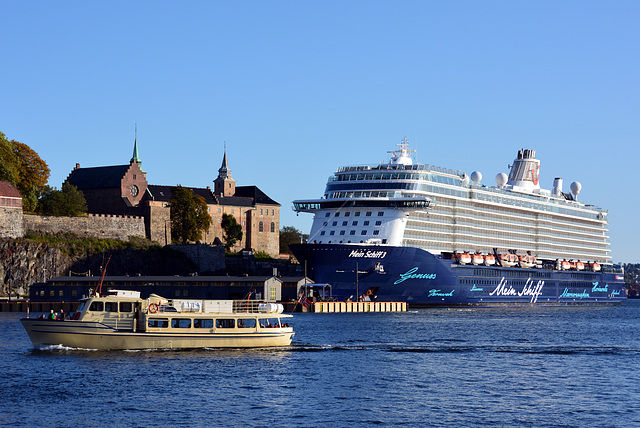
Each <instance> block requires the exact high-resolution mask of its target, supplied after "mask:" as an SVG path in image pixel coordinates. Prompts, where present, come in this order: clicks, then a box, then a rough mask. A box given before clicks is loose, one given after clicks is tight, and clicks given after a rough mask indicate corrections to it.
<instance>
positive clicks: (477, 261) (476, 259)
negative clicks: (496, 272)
mask: <svg viewBox="0 0 640 428" xmlns="http://www.w3.org/2000/svg"><path fill="white" fill-rule="evenodd" d="M471 262H472V263H473V264H474V265H476V266H477V265H481V264H483V263H484V257H482V254H480V253H475V254H474V255H473V256H471Z"/></svg>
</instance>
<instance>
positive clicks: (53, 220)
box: [24, 214, 146, 241]
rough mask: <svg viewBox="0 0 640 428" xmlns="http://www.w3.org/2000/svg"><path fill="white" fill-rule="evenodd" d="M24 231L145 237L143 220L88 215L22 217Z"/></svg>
mask: <svg viewBox="0 0 640 428" xmlns="http://www.w3.org/2000/svg"><path fill="white" fill-rule="evenodd" d="M24 231H25V233H26V232H42V233H47V234H54V235H55V234H62V233H73V234H75V235H78V236H87V237H93V238H109V239H119V240H124V241H126V240H128V239H129V238H134V237H135V238H142V239H144V238H145V237H146V235H145V227H144V218H143V217H134V216H116V215H104V214H89V215H88V216H87V217H56V216H40V215H30V214H25V215H24Z"/></svg>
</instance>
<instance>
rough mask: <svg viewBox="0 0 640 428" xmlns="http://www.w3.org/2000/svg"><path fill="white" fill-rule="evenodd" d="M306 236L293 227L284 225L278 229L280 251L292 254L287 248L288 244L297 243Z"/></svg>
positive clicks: (306, 236)
mask: <svg viewBox="0 0 640 428" xmlns="http://www.w3.org/2000/svg"><path fill="white" fill-rule="evenodd" d="M306 238H308V235H305V234H303V233H302V232H301V231H299V230H298V229H296V228H295V227H293V226H284V227H283V228H282V229H280V252H281V253H283V254H292V253H291V250H290V249H289V244H299V243H301V242H302V241H303V240H304V239H306Z"/></svg>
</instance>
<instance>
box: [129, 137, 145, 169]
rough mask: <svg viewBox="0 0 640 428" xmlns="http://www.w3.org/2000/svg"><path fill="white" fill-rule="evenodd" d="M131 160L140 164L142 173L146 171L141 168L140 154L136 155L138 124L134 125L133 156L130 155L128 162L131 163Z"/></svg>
mask: <svg viewBox="0 0 640 428" xmlns="http://www.w3.org/2000/svg"><path fill="white" fill-rule="evenodd" d="M133 161H136V162H137V163H138V165H140V171H142V172H144V173H146V172H147V171H145V170H144V169H142V159H140V155H138V126H136V134H135V139H134V140H133V156H132V157H131V160H130V161H129V163H133Z"/></svg>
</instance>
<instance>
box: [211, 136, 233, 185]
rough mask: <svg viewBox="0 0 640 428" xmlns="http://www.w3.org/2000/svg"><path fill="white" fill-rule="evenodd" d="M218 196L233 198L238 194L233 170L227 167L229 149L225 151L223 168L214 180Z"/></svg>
mask: <svg viewBox="0 0 640 428" xmlns="http://www.w3.org/2000/svg"><path fill="white" fill-rule="evenodd" d="M213 185H214V188H213V189H214V193H215V195H216V196H233V195H235V194H236V180H234V179H233V177H231V170H230V169H229V166H228V165H227V149H226V148H225V150H224V156H223V158H222V166H221V167H220V169H219V170H218V178H216V179H215V180H213Z"/></svg>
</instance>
